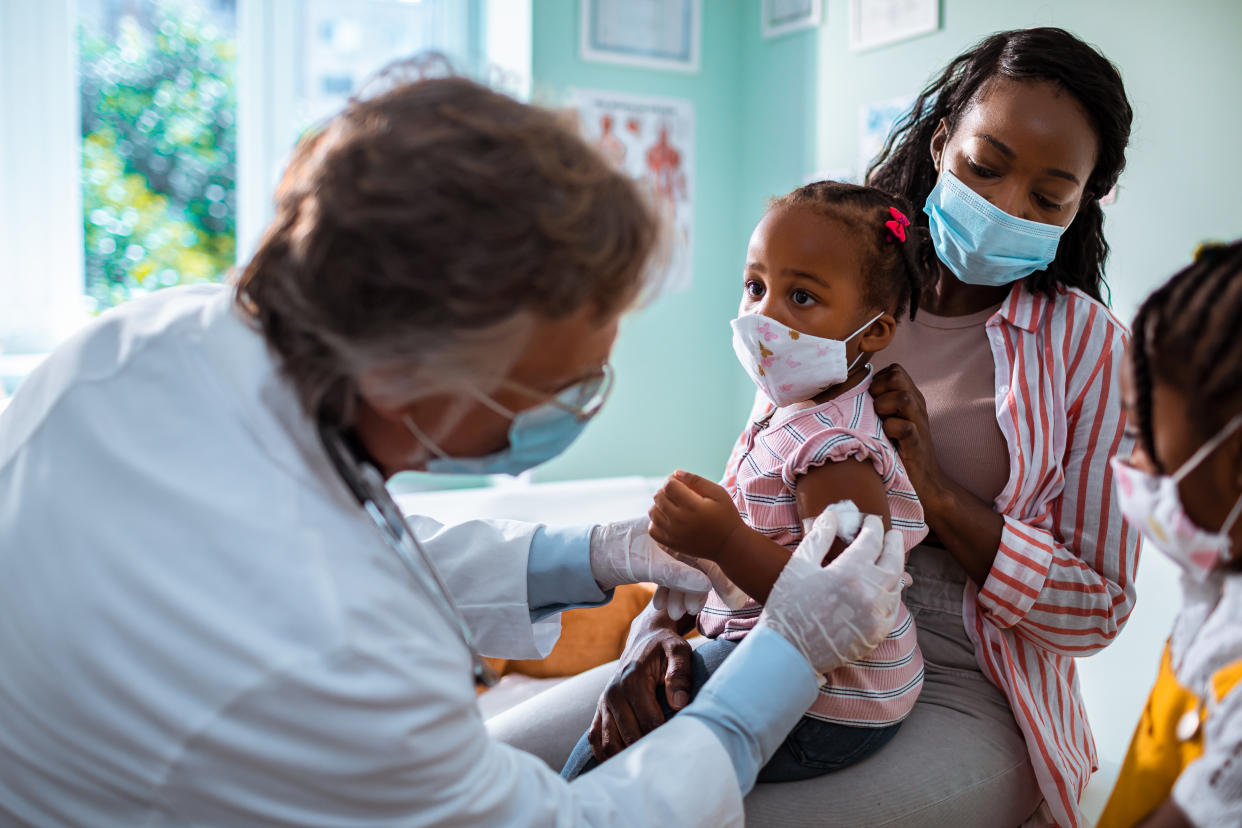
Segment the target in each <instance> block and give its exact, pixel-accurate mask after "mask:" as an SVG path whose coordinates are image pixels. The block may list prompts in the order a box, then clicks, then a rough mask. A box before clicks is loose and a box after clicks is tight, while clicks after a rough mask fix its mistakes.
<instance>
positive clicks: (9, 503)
mask: <svg viewBox="0 0 1242 828" xmlns="http://www.w3.org/2000/svg"><path fill="white" fill-rule="evenodd" d="M230 300H231V291H230V290H228V289H226V288H222V287H207V288H186V289H174V290H169V291H165V292H163V293H160V294H156V295H154V296H151V297H148V298H146V299H144V300H141V301H139V302H135V303H133V304H131V305H129V306H127V307H124V308H122V309H120V310H119V311H116V312H113V313H111V314H108V315H106V316H105V317H103V318H102V319H101V320H99V321H98V322H97V323H96V324H94V325H93V326H91V327H90V328H89V329H88V330H86V331H85V332H83V333H82V334H80V335H79V336H78V337H77V338H75V339H74V340H72V341H71V342H70V343H68V344H67V345H66V346H65V347H63V348H62V349H60V350H59V351H58V352H57V353H56V354H54V355H53V356H52V357H50V358H49V359H48V360H47V362H46V363H45V364H44V365H43V366H41V367H40V369H39V370H38V371H37V372H36V373H35V374H34V375H32V376H31V377H30V378H29V379H28V380H27V382H26V384H25V385H24V386H23V387H22V389H21V390H20V391H19V393H18V394H17V396H16V398H15V399H14V401H13V402H12V404H11V405H10V407H9V408H8V410H7V411H5V412H4V413H3V414H0V823H3V824H10V823H13V822H17V823H30V824H35V825H60V824H65V825H125V826H138V825H147V826H158V825H187V824H195V825H230V826H231V825H252V824H270V825H274V824H296V825H308V826H318V825H322V826H351V825H403V826H405V825H410V826H413V825H420V826H421V825H489V826H490V825H497V826H499V825H566V826H569V825H635V826H637V825H677V826H683V825H696V824H701V825H722V824H740V822H741V798H740V794H739V790H738V785H737V781H736V779H735V777H734V771H733V767H732V765H731V763H730V762H729V759H728V756H727V755H726V754H725V751H724V749H723V747H722V745H721V743H720V742H719V741H718V740H717V738H716V737H715V736H714V735H713V734H712V733H711V731H710V730H709V729H708V728H707V727H706V726H705V725H703V724H702V723H701V722H697V721H694V720H692V719H691V718H689V717H679V718H678V719H675V720H674V721H672V722H671V723H670V724H669V725H667V726H665V727H663V728H661V729H660V730H658V731H656V732H655V733H654V734H652V735H651V736H650V737H648V738H647V739H645V740H643V742H642V743H640V745H639V746H637V747H636V748H635V749H632V750H629V751H627V752H626V753H625V754H623V755H622V756H621V757H619V758H618V759H617V760H614V761H611V762H609V763H607V764H605V765H604V766H602V767H601V768H600V769H598V770H596V771H594V772H592V773H591V774H588V775H586V776H584V777H582V778H580V779H579V780H577V781H575V782H574V783H572V784H567V783H565V782H564V781H562V780H561V779H560V778H559V777H558V776H557V775H556V774H555V773H554V772H553V771H551V770H550V769H549V768H547V767H546V766H545V765H543V764H542V763H541V762H540V761H539V760H538V759H536V758H534V757H533V756H530V755H528V754H524V753H522V752H520V751H517V750H515V749H513V748H510V747H508V746H505V745H502V744H499V743H496V742H493V741H491V740H490V739H489V738H488V735H487V733H486V731H485V729H484V727H483V723H482V721H481V719H480V716H479V713H478V711H477V708H476V706H475V695H474V687H473V684H472V681H471V676H470V660H469V654H468V652H467V650H466V649H465V647H464V646H463V644H462V643H461V641H460V639H459V636H458V635H457V633H456V631H455V630H454V628H453V627H452V626H451V625H450V624H449V623H447V621H446V620H445V619H444V617H443V616H442V615H441V614H440V612H438V611H437V610H436V608H435V605H434V603H433V602H432V600H431V597H430V596H429V595H427V594H426V593H425V592H424V591H423V589H422V587H421V586H420V585H419V583H418V582H417V581H416V580H415V579H414V578H412V577H411V575H410V573H409V572H408V571H406V570H405V568H404V566H403V564H402V563H401V562H400V560H399V559H398V558H397V557H396V555H395V554H394V553H393V552H392V551H391V550H390V549H389V547H387V546H386V545H385V544H384V542H383V541H382V538H381V536H380V534H379V532H378V530H377V529H376V527H375V526H374V524H372V523H371V522H370V520H369V519H368V518H367V517H366V515H365V514H364V513H363V512H362V510H361V509H359V508H358V506H357V504H356V502H355V501H354V500H353V499H352V498H351V496H350V495H349V493H348V491H347V489H346V488H345V486H344V484H343V483H342V482H341V481H340V480H339V478H338V477H337V475H336V474H335V472H334V471H333V469H332V468H331V465H330V463H329V461H328V460H327V458H326V456H325V455H324V452H323V449H322V448H321V446H320V445H319V442H318V439H317V437H316V434H315V431H314V428H313V427H312V424H311V423H310V422H309V420H308V419H307V418H305V417H304V416H303V414H302V413H301V410H300V408H299V406H298V405H297V403H296V401H295V399H294V397H293V394H292V392H291V390H290V388H289V387H288V386H287V384H286V383H285V382H284V381H283V380H281V379H280V378H279V376H278V374H277V372H276V370H275V366H274V363H273V360H272V358H271V356H270V355H269V353H268V351H267V349H266V347H265V345H264V343H263V341H262V339H261V337H260V336H259V335H258V334H257V333H256V332H254V331H253V330H251V329H250V328H249V327H247V325H246V324H245V323H244V322H243V321H242V319H241V318H240V317H239V316H238V315H237V314H236V312H235V311H234V310H233V309H232V305H231V301H230ZM416 527H417V531H418V532H419V534H420V535H422V536H424V537H425V538H426V540H427V547H428V551H429V552H430V554H431V555H432V556H433V557H434V558H435V559H436V561H437V564H438V565H439V567H440V569H441V572H442V573H443V575H444V576H445V578H446V580H447V582H448V584H449V587H450V590H451V591H452V592H453V594H454V596H455V598H456V600H457V602H458V604H459V605H460V606H461V608H462V610H463V613H464V615H465V616H466V618H467V621H468V623H469V625H470V627H471V630H472V632H473V634H474V636H475V639H476V641H477V642H478V644H479V646H480V648H481V649H482V650H483V651H484V652H485V653H486V654H489V655H500V656H507V657H515V658H531V657H537V656H539V655H540V654H543V653H546V652H547V651H548V650H549V649H550V648H551V645H552V643H553V641H554V640H555V637H556V635H557V632H558V625H557V624H556V622H555V621H554V622H552V623H550V624H546V623H545V624H540V625H532V624H531V622H530V616H529V607H528V606H527V602H526V561H527V553H528V550H529V545H530V538H531V534H532V532H533V530H534V527H532V526H528V525H524V524H516V523H513V524H506V523H494V522H490V523H484V522H474V523H470V524H465V525H462V526H458V527H451V528H443V527H439V526H438V525H435V524H432V523H431V522H430V521H419V522H417V523H416Z"/></svg>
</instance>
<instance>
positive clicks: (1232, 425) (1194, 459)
mask: <svg viewBox="0 0 1242 828" xmlns="http://www.w3.org/2000/svg"><path fill="white" fill-rule="evenodd" d="M1239 427H1242V413H1239V414H1237V415H1236V416H1234V418H1233V419H1232V420H1230V421H1229V422H1227V423H1225V427H1224V428H1222V429H1221V430H1220V431H1218V432H1217V433H1216V436H1215V437H1213V438H1212V439H1211V440H1208V441H1207V442H1206V443H1204V444H1203V445H1202V446H1200V447H1199V450H1198V451H1196V452H1195V453H1194V454H1192V455H1191V456H1190V459H1189V460H1187V461H1186V462H1185V463H1182V467H1181V468H1180V469H1178V470H1177V471H1176V472H1174V473H1173V474H1172V479H1173V482H1174V483H1181V482H1182V480H1184V479H1185V477H1186V475H1188V474H1190V473H1191V472H1192V471H1194V470H1195V467H1196V466H1198V465H1199V464H1200V463H1202V462H1203V460H1204V459H1205V458H1206V457H1207V456H1208V455H1209V454H1211V453H1212V452H1214V451H1216V449H1218V448H1220V446H1221V443H1223V442H1225V441H1226V440H1228V439H1229V437H1230V435H1232V434H1233V433H1234V432H1235V431H1237V430H1238V428H1239ZM1239 515H1242V494H1240V495H1238V499H1237V500H1236V501H1234V504H1233V508H1232V509H1230V510H1229V514H1228V515H1227V516H1226V517H1225V522H1224V523H1223V524H1222V525H1221V527H1220V529H1219V530H1217V534H1220V535H1226V536H1227V535H1228V534H1229V532H1230V530H1232V529H1233V524H1234V523H1236V522H1237V520H1238V516H1239ZM1230 545H1231V546H1232V544H1230ZM1228 554H1229V552H1228V550H1223V551H1222V552H1221V557H1222V559H1223V560H1228V558H1227V557H1226V556H1227V555H1228Z"/></svg>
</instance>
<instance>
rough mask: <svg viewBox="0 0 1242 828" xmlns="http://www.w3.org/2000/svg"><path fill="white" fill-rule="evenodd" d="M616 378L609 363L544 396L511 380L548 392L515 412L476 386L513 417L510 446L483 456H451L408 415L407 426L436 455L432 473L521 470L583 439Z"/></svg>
mask: <svg viewBox="0 0 1242 828" xmlns="http://www.w3.org/2000/svg"><path fill="white" fill-rule="evenodd" d="M612 380H613V375H612V368H611V366H608V365H605V366H604V368H603V370H602V371H601V373H600V374H599V375H598V376H595V377H592V378H590V379H587V380H583V381H582V382H580V383H577V384H576V385H571V386H570V387H569V388H566V389H565V390H564V391H561V392H560V393H558V394H555V395H544V394H542V393H541V392H538V391H534V390H532V389H527V388H525V387H524V386H520V385H517V384H516V383H511V382H510V383H508V384H509V385H511V386H513V387H516V388H518V390H520V391H522V392H523V393H527V394H532V395H536V396H545V397H546V399H545V401H544V402H543V403H542V404H540V405H537V406H535V407H534V408H528V409H526V410H525V411H520V412H514V411H511V410H509V409H508V408H506V407H505V406H503V405H501V404H500V403H498V402H496V401H495V400H494V399H492V398H491V397H489V396H488V395H487V394H484V393H483V392H482V391H478V390H477V389H474V388H471V393H473V394H474V395H475V396H476V397H478V399H479V402H481V403H483V404H484V405H486V406H487V407H488V408H490V409H492V410H493V411H495V412H496V413H497V414H500V415H501V416H502V417H507V418H508V419H509V420H510V423H509V445H508V446H506V447H505V448H504V449H501V450H500V451H498V452H495V453H494V454H488V455H485V456H483V457H450V456H449V455H448V454H447V453H445V451H444V450H443V449H441V448H440V446H439V445H437V444H436V443H435V441H434V440H432V439H431V438H430V437H429V436H428V435H427V434H426V432H424V431H423V430H422V429H420V428H419V427H418V426H417V425H416V424H415V422H414V421H413V420H412V419H410V417H409V416H408V415H407V416H406V417H405V418H404V422H405V427H406V428H407V429H409V430H410V433H411V434H413V435H414V438H415V439H416V440H418V442H420V443H422V445H423V446H424V447H425V448H426V449H427V450H428V451H430V452H431V453H432V454H434V455H436V456H435V457H434V458H432V459H431V460H428V461H427V464H426V470H427V471H428V472H430V473H432V474H511V475H518V474H521V473H522V472H524V471H529V470H530V469H533V468H534V467H535V466H538V465H540V464H542V463H546V462H547V461H549V460H551V459H552V458H554V457H556V456H558V455H560V454H562V453H563V452H564V451H565V450H566V449H567V448H569V446H570V445H571V444H572V443H573V442H574V440H576V439H578V435H580V434H581V433H582V432H583V430H584V429H585V428H586V426H587V423H589V422H590V421H591V419H592V418H594V417H595V415H596V414H598V413H599V410H600V409H601V408H603V406H604V403H605V402H606V401H607V400H608V395H609V394H610V393H611V392H612Z"/></svg>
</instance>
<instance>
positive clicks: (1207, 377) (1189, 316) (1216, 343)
mask: <svg viewBox="0 0 1242 828" xmlns="http://www.w3.org/2000/svg"><path fill="white" fill-rule="evenodd" d="M1240 331H1242V240H1238V241H1235V242H1233V243H1231V244H1227V245H1210V246H1206V247H1204V248H1202V249H1201V250H1200V252H1199V254H1198V255H1197V256H1196V257H1195V261H1194V263H1193V264H1191V265H1190V266H1188V267H1186V268H1184V269H1183V270H1181V271H1180V272H1179V273H1177V274H1176V275H1175V276H1173V278H1171V279H1170V280H1169V281H1168V282H1166V283H1165V284H1164V285H1163V286H1161V287H1160V288H1159V289H1158V290H1157V291H1156V292H1155V293H1153V294H1152V295H1151V296H1149V297H1147V300H1146V301H1144V302H1143V304H1142V306H1141V307H1139V311H1138V315H1137V316H1135V317H1134V334H1133V339H1132V342H1131V345H1130V353H1131V363H1132V366H1133V368H1134V383H1135V396H1136V398H1137V399H1136V402H1137V405H1136V408H1137V414H1138V420H1139V422H1138V427H1139V433H1140V439H1142V441H1143V447H1144V448H1145V449H1146V450H1147V455H1148V456H1149V457H1151V458H1152V460H1153V461H1156V452H1155V446H1154V439H1153V437H1152V422H1151V407H1152V405H1151V389H1152V384H1153V383H1154V382H1155V381H1157V380H1158V381H1160V382H1161V383H1163V384H1166V385H1169V386H1171V387H1173V388H1176V389H1177V390H1178V391H1180V392H1182V393H1183V394H1184V395H1185V397H1186V399H1187V400H1188V401H1189V402H1190V411H1191V417H1192V418H1193V421H1192V423H1191V425H1192V426H1193V427H1194V428H1195V429H1196V430H1197V431H1198V432H1199V434H1200V435H1201V436H1202V437H1203V438H1204V439H1207V438H1208V437H1210V436H1211V435H1212V434H1215V433H1216V432H1217V431H1218V430H1219V429H1221V428H1223V427H1224V425H1225V423H1226V422H1227V421H1228V420H1229V419H1230V418H1231V417H1233V416H1234V415H1235V414H1236V413H1237V412H1238V411H1239V410H1242V335H1240V333H1239V332H1240ZM1156 462H1158V461H1156Z"/></svg>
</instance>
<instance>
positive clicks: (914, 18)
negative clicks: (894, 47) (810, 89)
mask: <svg viewBox="0 0 1242 828" xmlns="http://www.w3.org/2000/svg"><path fill="white" fill-rule="evenodd" d="M939 28H940V0H850V50H851V51H861V50H863V49H872V48H875V47H876V46H887V45H888V44H890V43H896V42H897V41H899V40H905V39H907V38H911V37H917V36H918V35H922V34H927V33H929V32H934V31H936V30H938V29H939Z"/></svg>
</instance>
